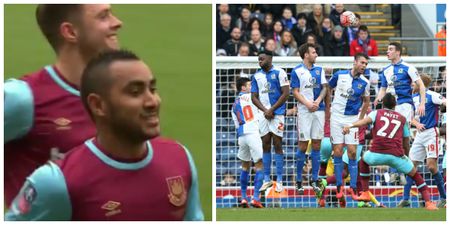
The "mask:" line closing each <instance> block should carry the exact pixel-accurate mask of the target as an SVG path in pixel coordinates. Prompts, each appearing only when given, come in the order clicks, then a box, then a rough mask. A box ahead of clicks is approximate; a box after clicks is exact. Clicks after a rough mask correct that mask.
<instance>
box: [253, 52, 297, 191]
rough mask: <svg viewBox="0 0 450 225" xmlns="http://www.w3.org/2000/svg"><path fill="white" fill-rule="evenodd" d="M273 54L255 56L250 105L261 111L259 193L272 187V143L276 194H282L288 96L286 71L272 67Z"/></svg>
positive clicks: (261, 53) (264, 53)
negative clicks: (261, 175)
mask: <svg viewBox="0 0 450 225" xmlns="http://www.w3.org/2000/svg"><path fill="white" fill-rule="evenodd" d="M272 57H273V52H270V51H264V52H260V53H259V55H258V62H259V66H260V67H261V69H260V70H258V71H257V72H256V73H255V74H254V75H253V77H252V90H251V92H252V102H253V104H255V106H256V107H258V109H259V110H261V111H262V113H263V115H262V116H261V118H260V119H259V129H260V135H261V139H262V143H263V166H264V184H263V186H262V187H261V189H260V191H265V190H266V189H267V188H269V187H271V186H272V181H271V179H270V170H271V164H272V155H271V152H270V149H271V146H272V141H273V145H274V146H275V165H276V175H277V184H276V187H275V191H276V192H281V191H283V165H284V157H283V149H282V138H283V130H284V114H285V113H286V101H287V99H288V97H289V80H288V77H287V74H286V72H285V71H284V70H283V69H281V68H278V67H275V66H273V65H272Z"/></svg>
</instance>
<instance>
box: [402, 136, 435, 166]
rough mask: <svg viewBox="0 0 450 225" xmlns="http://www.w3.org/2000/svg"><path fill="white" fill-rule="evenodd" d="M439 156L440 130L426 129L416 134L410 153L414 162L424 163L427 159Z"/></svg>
mask: <svg viewBox="0 0 450 225" xmlns="http://www.w3.org/2000/svg"><path fill="white" fill-rule="evenodd" d="M438 156H439V130H438V129H437V128H430V129H426V130H424V131H422V132H420V133H419V132H418V133H417V134H416V138H415V139H414V142H413V144H412V146H411V149H410V151H409V158H410V159H411V160H412V161H419V162H422V161H423V160H424V159H425V158H427V159H428V158H435V159H437V158H438Z"/></svg>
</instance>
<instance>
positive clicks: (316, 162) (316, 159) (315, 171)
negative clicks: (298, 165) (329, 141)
mask: <svg viewBox="0 0 450 225" xmlns="http://www.w3.org/2000/svg"><path fill="white" fill-rule="evenodd" d="M311 161H312V172H311V173H312V180H313V181H316V180H317V179H318V178H319V166H320V150H315V149H313V150H312V151H311Z"/></svg>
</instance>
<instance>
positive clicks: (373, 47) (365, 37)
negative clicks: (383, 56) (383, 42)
mask: <svg viewBox="0 0 450 225" xmlns="http://www.w3.org/2000/svg"><path fill="white" fill-rule="evenodd" d="M357 35H358V38H357V39H355V40H353V41H352V42H351V43H350V55H351V56H354V55H356V53H360V52H361V53H365V54H367V55H368V56H378V47H377V42H376V41H375V40H373V39H372V38H370V33H369V29H368V28H367V26H366V25H361V26H360V27H359V31H358V33H357Z"/></svg>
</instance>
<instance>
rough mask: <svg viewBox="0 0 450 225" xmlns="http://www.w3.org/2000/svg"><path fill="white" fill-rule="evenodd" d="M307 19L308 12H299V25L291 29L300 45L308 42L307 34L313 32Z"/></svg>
mask: <svg viewBox="0 0 450 225" xmlns="http://www.w3.org/2000/svg"><path fill="white" fill-rule="evenodd" d="M307 21H308V20H307V17H306V14H305V13H299V14H298V15H297V25H296V26H295V27H294V28H293V29H292V31H291V32H292V35H293V36H294V39H295V41H296V42H297V45H298V46H301V45H302V44H304V43H305V42H306V35H308V34H310V33H312V29H311V27H309V24H308V22H307Z"/></svg>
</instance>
